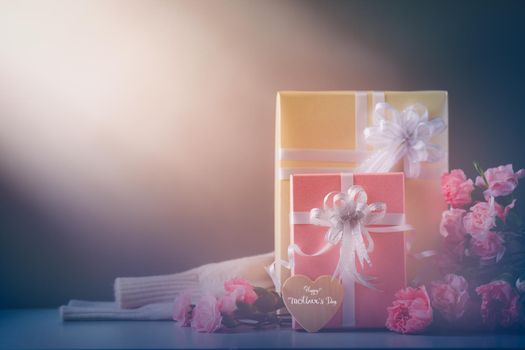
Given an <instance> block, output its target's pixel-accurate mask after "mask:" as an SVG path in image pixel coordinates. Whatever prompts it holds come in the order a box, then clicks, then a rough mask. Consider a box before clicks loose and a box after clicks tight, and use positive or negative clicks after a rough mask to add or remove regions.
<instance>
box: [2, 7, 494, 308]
mask: <svg viewBox="0 0 525 350" xmlns="http://www.w3.org/2000/svg"><path fill="white" fill-rule="evenodd" d="M321 4H324V5H321ZM364 4H365V3H361V2H349V3H341V2H331V1H328V2H310V1H249V2H248V1H51V0H50V1H1V2H0V185H1V186H2V188H3V189H7V190H6V191H5V192H6V194H5V195H4V198H5V199H4V200H3V203H4V207H5V208H6V209H5V210H4V212H3V213H2V218H1V220H2V226H3V227H4V228H5V229H4V232H5V233H2V238H1V239H2V242H0V243H1V244H0V246H2V247H4V248H5V249H4V250H3V251H2V254H0V255H2V257H1V258H0V259H3V260H1V261H0V262H1V263H2V264H1V265H2V267H1V268H0V272H2V275H3V276H2V278H3V279H4V281H5V282H6V284H7V285H11V286H12V287H11V288H9V290H7V289H6V290H3V291H2V293H3V295H4V297H3V301H2V302H3V303H4V304H5V305H49V304H58V303H61V302H64V301H65V299H67V298H70V297H75V296H76V297H79V298H90V297H91V298H106V297H110V294H111V288H110V285H111V281H112V279H113V278H115V277H117V276H121V275H144V274H157V273H170V272H176V271H180V270H183V269H186V268H190V267H193V266H195V265H198V264H202V263H206V262H211V261H218V260H222V259H227V258H234V257H240V256H245V255H251V254H256V253H263V252H267V251H270V250H272V249H273V154H274V153H273V152H274V149H273V147H274V110H275V93H276V91H278V90H292V89H295V90H337V89H385V90H386V89H397V90H406V89H445V90H447V89H448V90H450V89H451V88H452V89H453V88H454V87H455V88H456V89H457V90H458V95H459V91H461V89H463V88H464V87H465V85H464V84H466V83H465V82H464V80H461V79H460V80H461V81H460V80H458V81H457V82H455V83H454V81H453V80H451V79H452V78H451V77H456V75H457V73H458V72H459V71H461V69H463V68H461V67H460V66H458V65H457V64H456V65H455V64H454V62H461V60H457V59H455V58H454V57H452V55H450V56H448V55H449V53H448V52H454V53H455V54H461V52H459V51H458V50H460V49H461V48H463V47H464V45H463V44H461V38H459V39H455V38H454V36H452V35H449V34H450V33H447V32H444V33H437V34H436V33H434V34H436V37H437V36H438V34H439V35H442V38H445V37H446V38H447V41H446V44H447V45H450V46H453V47H455V48H456V51H454V50H452V51H450V50H449V51H438V50H437V49H433V48H432V47H429V45H430V44H428V36H426V35H428V30H437V29H434V28H437V27H436V26H432V25H431V24H430V25H429V26H428V28H432V29H427V32H424V31H423V32H421V33H423V34H421V36H420V37H419V36H418V35H420V34H418V33H419V32H420V31H415V30H414V28H413V27H410V25H421V23H422V21H421V19H420V21H419V22H418V21H417V18H418V17H413V16H412V17H411V18H414V21H416V22H410V23H409V22H406V21H399V23H397V22H392V21H390V22H389V21H388V18H383V17H377V15H378V14H381V13H385V14H392V13H393V14H396V13H405V10H403V9H405V8H411V7H414V6H415V5H414V4H412V5H411V6H398V7H400V9H397V8H394V7H395V6H392V5H390V4H387V3H376V4H375V5H374V6H375V7H378V8H381V7H385V6H386V7H389V8H384V9H382V10H381V11H378V10H370V9H368V8H367V7H366V6H364ZM401 8H403V9H401ZM443 11H444V12H443V13H445V12H446V11H445V10H443ZM430 12H432V16H434V14H435V11H430ZM430 12H429V13H430ZM449 13H451V12H450V11H449ZM408 15H410V13H408V14H407V16H408ZM426 19H427V20H430V19H429V18H428V17H426ZM420 22H421V23H420ZM403 23H404V24H403ZM440 23H441V22H440ZM404 25H407V27H404ZM407 28H408V29H407ZM452 29H453V28H452ZM452 29H451V30H452ZM443 30H448V29H446V28H445V29H443ZM410 35H412V37H411V39H412V41H411V42H410V41H409V40H408V39H407V38H409V37H410ZM443 44H444V42H438V43H437V44H436V45H437V46H438V47H439V45H443ZM414 45H415V47H414ZM418 45H419V47H418ZM412 50H415V51H412ZM438 63H439V64H438ZM471 66H472V64H471V63H469V67H471ZM428 67H433V69H431V70H429V68H428ZM458 67H460V68H461V69H459V68H458ZM463 71H465V70H463ZM444 72H445V73H446V74H443V73H444ZM447 74H448V76H447ZM465 74H468V72H467V73H465ZM454 79H455V78H454ZM474 83H476V84H477V81H474ZM474 83H473V85H474ZM454 84H455V85H454ZM452 92H454V91H452ZM458 104H459V103H458ZM452 106H453V107H452V108H456V107H455V106H458V105H452ZM482 108H486V107H483V106H481V107H480V109H482ZM466 110H467V111H470V112H475V110H468V109H466ZM456 116H457V114H456ZM453 117H454V113H451V118H453ZM487 120H490V118H487ZM478 122H479V123H481V124H480V125H481V126H480V129H483V125H482V123H483V119H481V120H480V121H478ZM485 129H489V128H485ZM485 129H483V130H485ZM456 130H459V129H456ZM455 139H456V140H457V139H458V138H454V133H453V132H451V146H452V148H453V147H454V143H453V142H455V141H454V140H455ZM476 145H477V146H476ZM466 147H472V149H473V148H475V147H479V144H475V143H474V144H472V145H470V144H469V145H467V146H466ZM467 151H468V149H467V148H465V153H466V154H467ZM458 154H459V153H458ZM456 156H457V155H454V157H456ZM454 157H451V161H452V164H454V161H455V158H454ZM14 199H16V203H17V205H18V207H16V208H15V206H14V204H13V200H14ZM13 213H19V214H20V215H19V216H18V215H13ZM29 213H30V214H29ZM2 247H0V249H2ZM35 283H37V284H38V287H36V290H37V291H38V296H34V295H30V294H27V293H29V291H30V290H32V289H33V288H35ZM58 285H60V286H61V288H60V289H59V288H58V287H56V286H58ZM33 290H34V289H33Z"/></svg>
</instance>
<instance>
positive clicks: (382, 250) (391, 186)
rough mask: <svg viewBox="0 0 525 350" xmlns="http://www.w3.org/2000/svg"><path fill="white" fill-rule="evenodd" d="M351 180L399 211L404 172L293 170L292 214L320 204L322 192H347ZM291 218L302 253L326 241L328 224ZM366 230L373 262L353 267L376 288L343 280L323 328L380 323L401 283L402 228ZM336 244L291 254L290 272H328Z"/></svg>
mask: <svg viewBox="0 0 525 350" xmlns="http://www.w3.org/2000/svg"><path fill="white" fill-rule="evenodd" d="M352 184H353V185H359V186H361V187H363V188H364V190H365V192H366V193H367V195H368V204H371V203H375V202H383V203H385V204H386V207H387V210H386V211H387V216H389V215H390V216H395V217H404V213H405V191H404V188H405V187H404V175H403V173H384V174H304V175H292V176H291V189H290V190H291V197H290V198H291V207H290V208H291V211H292V216H293V215H294V214H300V213H303V214H304V213H307V212H310V210H311V209H313V208H322V207H323V199H324V197H325V195H326V194H327V193H329V192H332V191H336V192H346V190H347V189H348V187H349V186H350V185H352ZM392 214H393V215H392ZM303 216H304V215H303ZM291 222H292V224H291V236H290V238H291V243H292V244H296V245H298V246H299V247H300V248H301V249H302V251H303V252H304V253H306V254H314V253H315V252H317V251H319V250H320V249H321V248H322V247H323V246H325V244H326V241H325V233H326V232H327V230H328V228H327V227H323V226H316V225H312V224H304V223H301V224H294V223H293V222H294V221H293V219H292V221H291ZM370 234H371V236H372V239H373V241H374V243H375V244H374V245H375V248H374V250H373V251H372V252H370V253H369V256H370V259H371V262H372V264H371V266H368V265H366V264H365V266H364V268H361V266H360V265H359V263H358V262H356V265H357V268H358V272H360V273H362V274H363V275H366V276H369V277H373V278H374V280H373V281H372V284H373V285H374V287H375V288H376V289H373V288H368V287H365V286H363V285H361V284H359V283H356V282H353V281H351V282H350V283H351V284H348V283H349V282H346V283H345V282H344V281H343V286H345V297H344V299H343V303H342V306H341V308H340V309H339V310H338V312H337V313H336V314H335V315H334V317H333V318H332V319H331V320H330V321H329V323H328V324H327V325H326V326H325V328H378V327H381V328H384V327H385V321H386V318H387V311H386V308H387V307H388V306H390V305H391V303H392V301H393V300H394V294H395V293H396V292H397V291H398V290H399V289H401V288H404V287H406V271H405V269H406V267H405V234H404V232H402V231H401V232H370ZM339 245H340V243H339V244H338V245H336V246H334V247H333V248H331V249H330V250H329V251H327V252H325V253H324V254H322V255H320V256H315V257H307V256H301V255H299V254H294V264H293V267H292V271H291V273H292V275H295V274H300V275H305V276H307V277H309V278H310V279H312V280H315V279H316V278H317V277H319V276H322V275H332V274H333V272H334V269H335V267H336V266H337V262H338V260H339ZM349 286H350V287H349ZM347 289H348V290H347ZM350 289H351V291H350ZM352 297H353V298H352ZM350 299H353V300H350ZM293 326H294V328H296V329H300V328H301V327H300V325H299V324H298V323H297V322H295V320H294V322H293Z"/></svg>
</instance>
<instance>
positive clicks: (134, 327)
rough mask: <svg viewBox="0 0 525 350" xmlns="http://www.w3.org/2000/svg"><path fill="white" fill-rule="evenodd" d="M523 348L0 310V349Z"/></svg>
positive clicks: (491, 338)
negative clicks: (216, 329)
mask: <svg viewBox="0 0 525 350" xmlns="http://www.w3.org/2000/svg"><path fill="white" fill-rule="evenodd" d="M323 347H329V348H521V349H523V348H525V334H490V333H477V334H469V335H465V334H462V335H459V334H458V335H450V334H449V335H400V334H395V333H391V332H387V331H347V332H343V331H341V332H323V333H312V334H309V333H305V332H295V331H293V330H291V329H283V328H281V329H279V328H275V329H269V330H259V331H254V330H245V331H242V332H237V333H213V334H202V333H197V332H194V331H192V330H191V329H189V328H180V327H178V326H177V325H176V324H175V323H174V322H169V321H164V322H162V321H103V322H102V321H75V322H62V321H61V320H60V318H59V314H58V310H56V309H28V310H2V311H0V349H96V348H103V349H137V348H140V349H159V348H162V349H171V348H173V349H178V348H186V349H187V348H190V349H195V348H201V349H202V348H229V349H232V348H252V349H253V348H323Z"/></svg>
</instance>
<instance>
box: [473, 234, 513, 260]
mask: <svg viewBox="0 0 525 350" xmlns="http://www.w3.org/2000/svg"><path fill="white" fill-rule="evenodd" d="M503 243H505V241H504V240H503V237H501V235H500V234H499V233H496V232H492V231H489V232H487V233H486V234H485V235H483V236H482V237H479V238H476V237H473V238H472V239H471V240H470V252H471V253H473V254H474V255H477V256H479V257H480V258H481V260H482V261H483V262H485V263H490V262H493V261H496V262H498V261H499V260H500V259H501V258H502V257H503V254H505V245H504V244H503Z"/></svg>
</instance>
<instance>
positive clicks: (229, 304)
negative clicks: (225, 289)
mask: <svg viewBox="0 0 525 350" xmlns="http://www.w3.org/2000/svg"><path fill="white" fill-rule="evenodd" d="M217 302H218V304H219V310H220V312H221V313H222V314H224V315H231V314H232V313H233V312H234V311H235V310H237V296H236V295H235V292H234V293H231V294H225V295H223V296H222V297H220V298H219V300H218V301H217Z"/></svg>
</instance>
